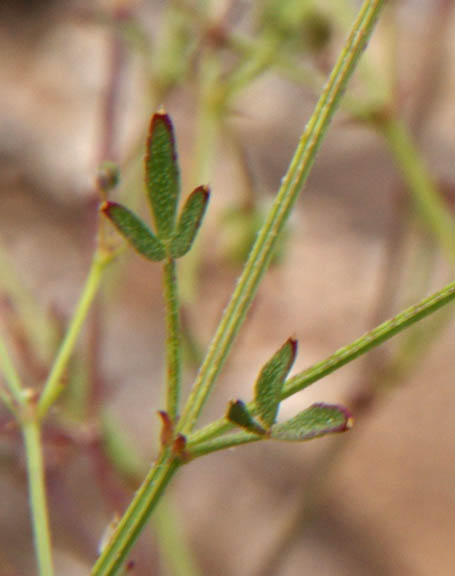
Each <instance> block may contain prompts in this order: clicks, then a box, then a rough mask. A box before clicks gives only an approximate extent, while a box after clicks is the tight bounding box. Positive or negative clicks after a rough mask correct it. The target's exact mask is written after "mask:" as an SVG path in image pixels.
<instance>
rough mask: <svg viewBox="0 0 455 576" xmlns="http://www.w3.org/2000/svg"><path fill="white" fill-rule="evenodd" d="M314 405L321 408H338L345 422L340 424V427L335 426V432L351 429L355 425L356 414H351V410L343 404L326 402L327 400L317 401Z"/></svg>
mask: <svg viewBox="0 0 455 576" xmlns="http://www.w3.org/2000/svg"><path fill="white" fill-rule="evenodd" d="M313 406H314V407H320V408H329V409H330V408H332V409H333V410H337V411H338V412H340V413H341V414H343V416H344V422H343V423H342V424H340V425H339V426H338V427H336V428H334V429H333V430H332V431H333V432H346V431H347V430H350V429H351V428H352V427H353V426H354V416H353V415H352V414H351V412H350V410H348V409H347V408H346V406H341V405H340V404H326V403H325V402H317V403H316V404H313Z"/></svg>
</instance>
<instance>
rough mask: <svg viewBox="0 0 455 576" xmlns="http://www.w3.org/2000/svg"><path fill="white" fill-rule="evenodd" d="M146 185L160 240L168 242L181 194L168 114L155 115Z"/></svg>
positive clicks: (149, 138) (147, 156)
mask: <svg viewBox="0 0 455 576" xmlns="http://www.w3.org/2000/svg"><path fill="white" fill-rule="evenodd" d="M145 183H146V187H147V193H148V197H149V201H150V206H151V208H152V215H153V219H154V223H155V227H156V234H157V236H158V237H159V238H162V239H163V240H167V239H168V238H169V237H170V236H171V235H172V232H173V230H174V226H175V218H176V212H177V203H178V199H179V194H180V175H179V168H178V164H177V151H176V145H175V137H174V129H173V126H172V122H171V119H170V117H169V116H168V115H167V114H166V113H165V112H158V113H156V114H154V115H153V117H152V121H151V123H150V131H149V137H148V140H147V154H146V157H145Z"/></svg>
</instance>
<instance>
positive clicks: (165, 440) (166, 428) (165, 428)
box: [158, 410, 174, 446]
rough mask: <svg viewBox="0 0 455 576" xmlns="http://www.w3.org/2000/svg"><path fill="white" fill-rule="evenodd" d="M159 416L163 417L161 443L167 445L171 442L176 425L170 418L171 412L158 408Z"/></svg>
mask: <svg viewBox="0 0 455 576" xmlns="http://www.w3.org/2000/svg"><path fill="white" fill-rule="evenodd" d="M158 416H159V417H160V418H161V423H162V428H161V445H162V446H166V445H167V444H169V442H170V440H171V438H172V435H173V432H174V426H173V424H172V421H171V419H170V418H169V414H168V413H167V412H166V411H165V410H158Z"/></svg>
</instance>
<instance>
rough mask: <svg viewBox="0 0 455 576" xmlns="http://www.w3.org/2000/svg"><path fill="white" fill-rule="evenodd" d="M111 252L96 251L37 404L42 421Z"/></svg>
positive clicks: (57, 391) (59, 389)
mask: <svg viewBox="0 0 455 576" xmlns="http://www.w3.org/2000/svg"><path fill="white" fill-rule="evenodd" d="M112 258H113V255H112V253H111V252H109V251H106V250H104V249H98V250H97V251H96V252H95V255H94V257H93V260H92V265H91V267H90V271H89V274H88V276H87V279H86V281H85V286H84V288H83V290H82V294H81V296H80V298H79V302H78V304H77V306H76V310H75V312H74V315H73V318H72V320H71V323H70V325H69V327H68V330H67V331H66V334H65V337H64V338H63V342H62V344H61V346H60V348H59V351H58V353H57V356H56V358H55V361H54V363H53V365H52V368H51V371H50V373H49V376H48V378H47V381H46V384H45V385H44V389H43V392H42V394H41V397H40V400H39V403H38V412H39V416H40V418H41V419H42V418H43V417H44V416H45V415H46V413H47V411H48V410H49V408H50V407H51V406H52V404H53V403H54V402H55V401H56V399H57V398H58V396H59V395H60V393H61V392H62V390H63V383H62V379H63V376H64V372H65V370H66V367H67V365H68V361H69V359H70V357H71V354H72V353H73V350H74V347H75V345H76V342H77V339H78V337H79V334H80V332H81V329H82V326H83V324H84V321H85V319H86V317H87V314H88V312H89V310H90V306H91V304H92V302H93V300H94V298H95V296H96V294H97V292H98V288H99V286H100V282H101V279H102V276H103V272H104V269H105V268H106V266H107V265H108V264H109V262H110V261H111V260H112Z"/></svg>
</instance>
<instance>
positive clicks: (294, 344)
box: [288, 336, 299, 363]
mask: <svg viewBox="0 0 455 576" xmlns="http://www.w3.org/2000/svg"><path fill="white" fill-rule="evenodd" d="M288 342H289V344H290V345H291V347H292V363H294V360H295V357H296V356H297V349H298V347H299V343H298V341H297V339H296V338H294V337H293V336H291V338H288Z"/></svg>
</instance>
